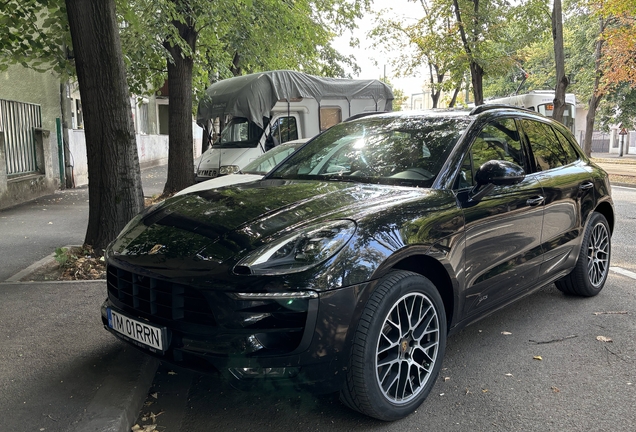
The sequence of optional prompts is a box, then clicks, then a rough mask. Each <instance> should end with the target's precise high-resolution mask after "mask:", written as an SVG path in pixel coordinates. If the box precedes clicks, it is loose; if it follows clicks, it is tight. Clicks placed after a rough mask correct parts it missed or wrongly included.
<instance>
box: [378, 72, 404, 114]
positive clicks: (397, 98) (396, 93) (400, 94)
mask: <svg viewBox="0 0 636 432" xmlns="http://www.w3.org/2000/svg"><path fill="white" fill-rule="evenodd" d="M380 81H382V82H384V83H385V84H387V85H388V86H389V87H391V91H392V92H393V111H402V104H403V103H405V102H406V100H407V99H408V98H409V97H408V96H407V95H405V94H404V91H403V90H401V89H398V88H395V87H393V84H391V81H389V79H388V78H386V77H384V78H382V79H381V80H380Z"/></svg>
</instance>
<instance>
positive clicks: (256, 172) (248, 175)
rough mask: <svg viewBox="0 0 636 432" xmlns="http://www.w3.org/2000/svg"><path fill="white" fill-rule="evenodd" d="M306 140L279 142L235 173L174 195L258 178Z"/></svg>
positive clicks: (307, 139) (306, 139)
mask: <svg viewBox="0 0 636 432" xmlns="http://www.w3.org/2000/svg"><path fill="white" fill-rule="evenodd" d="M307 141H309V138H303V139H298V140H294V141H289V142H286V143H285V144H280V145H279V146H277V147H274V148H273V149H272V150H270V151H268V152H265V153H263V154H262V155H260V156H259V157H257V158H256V159H254V160H253V161H252V162H250V163H249V164H247V165H246V166H245V168H243V169H242V170H240V171H239V172H237V173H235V174H229V175H226V176H222V177H217V178H213V179H211V180H206V181H204V182H201V183H197V184H195V185H192V186H190V187H187V188H185V189H183V190H182V191H179V192H178V193H176V194H175V196H178V195H185V194H189V193H193V192H198V191H203V190H208V189H213V188H219V187H223V186H230V185H235V184H239V183H249V182H251V181H257V180H260V179H262V178H263V176H265V174H267V173H268V172H270V171H271V170H272V169H274V167H275V166H276V165H278V164H279V163H281V162H282V161H284V160H285V158H287V156H289V155H290V154H292V153H293V152H295V151H296V150H297V149H298V148H299V147H301V146H302V145H303V144H305V143H306V142H307Z"/></svg>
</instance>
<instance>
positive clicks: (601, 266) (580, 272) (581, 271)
mask: <svg viewBox="0 0 636 432" xmlns="http://www.w3.org/2000/svg"><path fill="white" fill-rule="evenodd" d="M611 253H612V243H611V237H610V229H609V224H608V223H607V219H605V216H603V215H602V214H600V213H597V212H594V213H592V216H591V217H590V220H589V222H588V224H587V227H586V228H585V234H584V235H583V242H582V244H581V251H580V252H579V257H578V259H577V261H576V265H575V266H574V268H573V269H572V272H570V274H568V275H567V276H565V277H563V278H562V279H560V280H558V281H556V282H555V285H556V287H557V288H558V289H559V290H560V291H562V292H564V293H565V294H571V295H579V296H584V297H592V296H595V295H597V294H598V293H599V292H601V290H602V289H603V286H604V285H605V281H606V280H607V275H608V274H609V265H610V257H611Z"/></svg>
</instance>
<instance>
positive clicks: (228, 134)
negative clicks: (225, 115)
mask: <svg viewBox="0 0 636 432" xmlns="http://www.w3.org/2000/svg"><path fill="white" fill-rule="evenodd" d="M262 134H263V129H261V128H260V127H258V126H257V125H256V124H255V123H253V122H251V121H249V120H248V119H246V118H244V117H234V118H233V119H232V120H230V122H229V123H228V124H227V125H226V126H225V128H224V129H223V132H221V136H220V137H219V140H218V141H217V142H215V143H214V144H213V145H212V147H215V148H249V147H256V146H257V145H258V140H259V139H260V137H261V135H262Z"/></svg>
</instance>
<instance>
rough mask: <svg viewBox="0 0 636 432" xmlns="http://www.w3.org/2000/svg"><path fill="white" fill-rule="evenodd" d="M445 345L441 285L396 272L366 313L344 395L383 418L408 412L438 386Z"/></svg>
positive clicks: (384, 281) (363, 410) (385, 280)
mask: <svg viewBox="0 0 636 432" xmlns="http://www.w3.org/2000/svg"><path fill="white" fill-rule="evenodd" d="M445 349H446V313H445V311H444V303H443V302H442V299H441V296H440V294H439V292H438V291H437V288H435V286H434V285H433V284H432V283H431V281H429V280H428V279H427V278H425V277H423V276H421V275H419V274H416V273H412V272H408V271H394V272H391V273H389V274H388V275H386V276H385V277H384V278H383V279H382V280H381V281H380V284H379V286H378V288H377V289H376V290H375V291H374V293H373V295H372V296H371V298H370V299H369V301H368V302H367V305H366V306H365V309H364V311H363V313H362V316H361V318H360V321H359V323H358V328H357V330H356V333H355V336H354V341H353V347H352V352H351V358H350V361H349V369H348V371H347V380H346V383H345V386H344V388H343V389H342V390H341V392H340V398H341V400H342V401H343V402H344V403H345V404H346V405H347V406H349V407H350V408H352V409H354V410H356V411H359V412H361V413H363V414H366V415H368V416H370V417H374V418H377V419H380V420H385V421H392V420H398V419H401V418H403V417H406V416H407V415H409V414H411V413H412V412H413V411H415V410H416V409H417V408H418V407H419V406H420V405H421V404H422V402H423V401H424V399H426V397H427V396H428V394H429V393H430V391H431V389H432V388H433V385H434V384H435V380H436V378H437V375H438V374H439V370H440V368H441V365H442V359H443V358H444V351H445Z"/></svg>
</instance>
